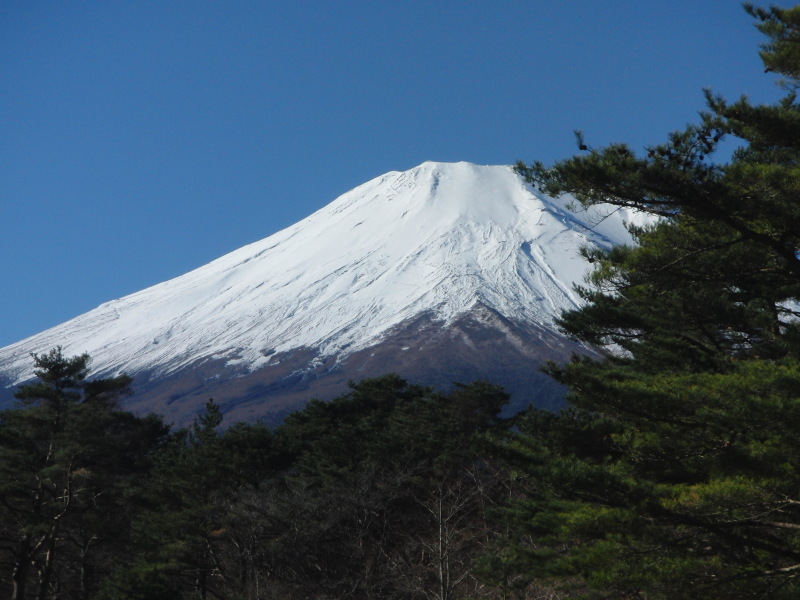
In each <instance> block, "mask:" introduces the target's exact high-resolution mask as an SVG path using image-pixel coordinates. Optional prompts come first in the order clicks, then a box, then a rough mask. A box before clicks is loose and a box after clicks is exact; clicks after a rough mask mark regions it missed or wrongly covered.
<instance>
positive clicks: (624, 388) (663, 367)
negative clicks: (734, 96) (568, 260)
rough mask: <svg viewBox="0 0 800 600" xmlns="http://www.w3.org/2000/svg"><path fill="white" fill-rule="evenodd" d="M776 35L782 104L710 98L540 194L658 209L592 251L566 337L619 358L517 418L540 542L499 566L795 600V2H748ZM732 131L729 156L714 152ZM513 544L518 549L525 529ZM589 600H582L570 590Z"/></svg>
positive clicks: (799, 335)
mask: <svg viewBox="0 0 800 600" xmlns="http://www.w3.org/2000/svg"><path fill="white" fill-rule="evenodd" d="M746 8H747V10H748V12H749V13H750V14H751V15H752V16H754V17H755V18H756V19H757V20H758V22H759V24H758V27H759V29H760V30H761V31H762V32H763V33H765V34H766V35H767V36H768V38H769V42H768V43H767V44H765V45H764V46H763V48H762V50H763V51H762V58H763V59H764V63H765V65H766V66H767V69H768V70H770V71H774V72H777V73H780V74H782V75H783V76H784V77H785V78H786V80H785V81H784V83H783V85H784V86H785V87H786V88H787V89H788V90H789V91H788V93H787V95H786V96H785V97H784V98H783V99H782V100H781V101H780V102H778V103H776V104H775V105H753V104H751V103H750V102H749V101H748V100H747V99H746V98H741V99H740V100H738V101H736V102H733V103H729V102H727V101H725V100H724V99H722V98H720V97H717V96H714V95H712V94H711V93H707V103H708V110H707V111H706V112H705V113H703V114H702V116H701V121H700V123H699V124H697V125H692V126H689V127H687V128H686V129H685V130H683V131H680V132H676V133H673V134H672V135H671V136H670V139H669V141H668V142H667V143H665V144H663V145H660V146H656V147H653V148H649V149H646V151H645V152H644V153H643V154H642V155H637V154H636V153H634V152H633V151H632V150H631V149H630V148H628V147H627V146H626V145H624V144H613V145H611V146H609V147H606V148H602V149H591V148H589V147H588V146H586V144H585V143H584V144H582V148H581V149H582V153H581V154H579V155H578V156H575V157H573V158H571V159H568V160H566V161H563V162H560V163H558V164H556V165H554V166H552V167H545V166H544V165H542V164H541V163H534V164H532V165H530V166H526V165H523V164H520V165H518V170H519V172H520V173H522V174H523V175H524V176H525V177H526V178H527V179H528V180H529V181H530V182H532V183H534V184H535V185H537V186H539V187H540V188H541V189H542V190H543V191H545V192H547V193H549V194H553V195H557V194H563V193H570V194H572V195H573V196H574V197H575V198H576V199H577V200H578V201H579V202H580V203H582V204H584V205H591V204H596V203H601V202H605V203H609V204H611V205H612V206H619V207H631V208H636V209H639V210H642V211H646V212H649V213H651V214H653V215H655V216H656V217H657V218H658V220H657V221H655V222H654V223H653V224H652V225H650V226H648V227H642V228H639V229H635V230H634V233H635V235H636V237H637V240H638V242H639V244H638V245H637V246H635V247H623V248H615V249H613V250H610V251H608V252H603V251H587V252H586V255H587V258H589V259H590V260H592V261H593V262H594V263H595V270H594V273H593V275H592V278H591V280H590V282H589V285H588V286H586V287H584V288H582V289H581V290H580V292H581V294H582V295H583V297H584V298H585V300H586V301H587V304H586V306H585V308H582V309H579V310H576V311H572V312H568V313H566V314H565V315H563V317H562V319H561V326H562V327H563V329H564V330H565V331H566V332H567V333H569V334H571V335H573V336H575V337H577V338H579V339H582V340H584V341H587V342H591V343H593V344H599V345H601V346H605V347H606V348H607V357H606V358H605V360H602V361H596V360H590V359H585V358H583V359H578V358H576V359H575V360H574V361H573V362H572V363H570V364H568V365H564V366H556V365H551V366H550V367H549V371H550V373H551V374H552V375H553V376H555V377H556V378H557V379H558V380H559V381H561V382H563V383H565V384H566V385H567V386H569V390H570V400H571V402H572V404H573V406H575V407H576V409H577V411H570V412H567V413H565V414H563V415H561V416H556V417H552V418H549V417H545V416H543V415H541V414H536V413H535V412H534V413H532V414H529V415H528V416H527V417H526V419H525V420H523V421H522V422H521V425H520V429H521V431H522V432H523V434H524V435H522V436H519V437H517V438H516V439H514V440H513V441H510V442H509V445H508V451H509V452H511V453H512V454H514V453H516V455H517V457H518V458H519V459H520V462H519V464H520V465H521V466H522V467H523V468H524V469H525V471H527V472H528V473H529V474H530V476H531V486H532V488H531V495H530V496H529V497H528V498H527V499H524V500H521V501H520V502H518V503H517V504H516V505H515V508H514V513H513V514H514V520H515V522H516V523H517V525H518V526H519V527H520V528H521V529H522V530H523V531H524V532H525V534H526V535H528V536H530V537H528V538H524V539H527V541H526V542H525V543H519V544H516V545H512V546H511V548H510V549H508V550H507V551H506V552H505V554H504V555H505V556H506V557H507V560H506V561H500V562H494V563H492V566H491V567H490V568H489V571H492V570H493V571H494V573H495V574H496V577H495V580H496V581H499V580H500V579H501V577H500V576H499V575H497V574H499V573H504V572H506V571H508V570H509V569H510V570H511V571H515V572H516V573H518V574H519V573H523V574H524V575H525V577H523V578H522V581H526V580H531V579H533V578H536V577H554V578H558V579H560V580H561V581H562V582H568V583H571V584H574V585H575V586H576V587H575V589H576V590H580V591H581V592H583V593H585V594H586V595H588V596H591V595H592V594H593V593H597V594H598V595H601V596H603V597H608V596H609V595H612V596H614V597H646V598H666V597H670V598H697V597H704V598H745V597H748V598H749V597H769V598H793V597H796V596H797V594H798V593H800V585H799V584H797V583H796V577H797V575H798V573H800V535H798V532H800V473H798V465H799V464H800V443H799V442H798V439H797V436H796V432H797V430H798V426H800V391H799V390H800V385H799V384H800V363H799V362H798V358H800V320H799V319H798V317H800V312H798V308H797V300H798V298H800V252H799V251H800V202H798V192H800V165H798V158H800V105H798V103H797V102H796V97H795V93H794V91H793V90H794V88H796V87H797V85H798V83H800V79H798V76H800V7H795V8H791V9H780V8H775V7H773V8H770V9H757V8H754V7H752V6H747V7H746ZM725 136H734V137H736V138H738V139H739V140H740V141H741V142H742V144H743V145H742V147H741V148H740V149H738V150H737V151H735V153H734V154H733V156H732V158H731V159H730V161H729V162H727V163H725V164H718V163H715V162H713V161H712V160H711V159H710V157H711V155H712V154H713V153H714V151H715V150H716V149H717V147H718V145H719V144H720V142H721V141H722V140H723V138H724V137H725ZM517 539H518V540H520V539H523V538H520V537H517ZM576 593H577V592H576Z"/></svg>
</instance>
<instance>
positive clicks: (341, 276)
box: [0, 162, 642, 384]
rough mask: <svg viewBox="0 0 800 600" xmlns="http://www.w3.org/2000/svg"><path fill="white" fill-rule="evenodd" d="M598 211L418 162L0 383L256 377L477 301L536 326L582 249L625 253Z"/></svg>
mask: <svg viewBox="0 0 800 600" xmlns="http://www.w3.org/2000/svg"><path fill="white" fill-rule="evenodd" d="M641 218H642V217H641V216H637V215H633V214H630V213H628V212H626V211H620V210H616V211H615V210H614V209H612V208H610V207H598V208H594V209H592V210H590V211H588V212H587V211H579V212H577V213H576V212H573V211H571V210H569V209H568V208H567V206H566V202H565V201H561V200H553V199H550V198H546V197H542V196H537V195H535V194H534V193H533V192H532V191H531V189H530V188H529V187H527V186H526V185H525V184H524V183H523V181H522V180H521V179H520V178H519V177H518V176H517V175H516V174H514V173H513V171H512V170H511V169H510V168H509V167H505V166H477V165H473V164H469V163H454V164H443V163H433V162H426V163H424V164H422V165H420V166H418V167H416V168H414V169H411V170H409V171H406V172H402V173H401V172H391V173H387V174H385V175H383V176H381V177H378V178H376V179H373V180H372V181H369V182H367V183H365V184H363V185H361V186H359V187H357V188H355V189H353V190H351V191H350V192H347V193H346V194H344V195H342V196H340V197H339V198H337V199H336V200H335V201H333V202H332V203H331V204H329V205H328V206H326V207H325V208H323V209H321V210H319V211H317V212H315V213H314V214H312V215H311V216H309V217H308V218H306V219H304V220H302V221H300V222H299V223H297V224H295V225H293V226H292V227H289V228H288V229H285V230H283V231H281V232H278V233H276V234H275V235H272V236H270V237H268V238H266V239H263V240H261V241H259V242H256V243H254V244H250V245H248V246H245V247H243V248H240V249H239V250H236V251H234V252H231V253H230V254H227V255H225V256H223V257H221V258H219V259H217V260H215V261H213V262H211V263H209V264H207V265H205V266H203V267H200V268H199V269H196V270H194V271H191V272H189V273H187V274H185V275H182V276H180V277H177V278H175V279H172V280H170V281H166V282H164V283H161V284H158V285H155V286H153V287H151V288H148V289H145V290H142V291H140V292H137V293H135V294H131V295H130V296H126V297H124V298H120V299H118V300H113V301H111V302H107V303H105V304H102V305H101V306H99V307H98V308H96V309H94V310H92V311H90V312H88V313H85V314H83V315H81V316H79V317H76V318H75V319H72V320H70V321H67V322H66V323H63V324H61V325H58V326H56V327H54V328H52V329H49V330H47V331H44V332H42V333H40V334H38V335H35V336H33V337H30V338H28V339H26V340H23V341H21V342H18V343H16V344H13V345H11V346H8V347H6V348H3V349H1V350H0V375H4V376H6V377H8V378H9V379H10V380H11V381H13V383H14V384H16V383H19V382H21V381H23V380H25V379H27V378H29V377H30V376H31V370H30V362H31V361H30V356H29V354H30V353H31V352H37V353H41V352H46V351H48V350H49V349H51V348H53V347H55V346H58V345H61V346H63V349H64V352H65V353H66V354H68V355H74V354H79V353H82V352H88V353H89V354H90V355H91V356H92V358H93V366H94V370H95V372H97V373H112V372H118V371H125V372H128V373H136V372H137V371H140V370H151V371H152V370H155V371H156V372H160V373H162V374H168V373H170V372H173V371H175V370H176V369H179V368H180V367H182V366H185V365H187V364H188V363H190V362H193V361H195V360H196V359H197V358H200V357H204V358H205V357H208V358H217V359H219V358H222V359H225V360H227V361H228V363H229V364H240V365H242V366H246V367H249V368H250V369H256V368H258V367H260V366H264V365H266V364H269V361H270V359H271V358H270V357H272V356H273V355H275V354H277V353H281V352H285V351H289V350H292V349H296V348H301V347H308V348H314V349H316V350H317V352H318V353H319V356H331V355H338V356H343V355H346V354H348V353H351V352H354V351H356V350H359V349H362V348H365V347H368V346H370V345H371V344H373V343H375V342H376V341H378V340H379V339H380V338H381V336H382V335H383V334H384V333H385V332H387V331H388V330H389V329H390V328H392V327H393V326H394V325H397V324H399V323H402V322H404V321H406V320H407V319H410V318H413V317H414V316H416V315H419V314H420V313H423V312H425V311H433V313H434V314H435V316H436V318H437V319H439V320H441V321H442V322H443V323H448V322H451V321H452V320H453V319H454V318H456V317H457V316H458V315H461V314H463V313H465V312H467V311H468V310H469V309H470V308H471V307H473V306H474V305H475V304H476V303H478V302H481V303H483V304H485V305H487V306H489V307H492V308H494V309H496V310H497V311H498V312H500V313H501V314H502V315H504V316H506V317H508V318H510V319H513V320H516V321H522V322H529V321H534V322H537V323H539V324H542V325H550V324H552V322H553V319H554V318H555V317H556V316H557V315H558V314H559V313H560V312H561V311H562V310H563V309H566V308H571V307H574V306H576V305H577V304H578V302H579V299H578V298H577V297H576V295H575V294H574V292H573V291H572V286H573V284H574V283H578V282H580V281H581V279H582V278H583V276H584V274H585V272H586V270H587V265H586V263H585V261H583V260H582V259H581V258H580V257H579V255H578V250H579V248H580V247H582V246H584V245H587V244H599V245H601V246H609V245H611V244H621V243H629V242H630V236H629V234H628V233H627V231H626V229H625V227H624V224H623V223H624V222H631V221H637V220H639V219H641Z"/></svg>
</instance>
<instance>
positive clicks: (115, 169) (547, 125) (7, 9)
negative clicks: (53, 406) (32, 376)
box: [0, 0, 782, 346]
mask: <svg viewBox="0 0 800 600" xmlns="http://www.w3.org/2000/svg"><path fill="white" fill-rule="evenodd" d="M763 41H764V37H763V36H762V35H761V34H760V33H759V32H758V31H757V30H756V28H755V25H754V22H753V19H752V18H750V17H749V16H748V15H747V14H746V13H745V11H744V10H743V9H742V7H741V5H740V4H739V3H738V2H735V1H731V0H707V1H705V2H693V1H689V0H676V1H673V2H652V3H647V2H635V1H633V0H620V1H618V2H613V3H599V2H593V1H590V0H544V1H541V2H531V1H527V2H525V1H503V0H501V1H488V0H477V1H474V2H470V3H462V2H456V1H454V0H441V1H428V2H422V1H418V0H409V1H405V2H384V1H381V0H378V1H375V2H356V1H351V0H342V1H341V2H321V1H318V0H317V1H305V0H299V1H298V2H287V3H278V2H273V1H271V0H268V1H261V2H257V1H250V0H232V1H231V2H210V1H206V0H193V1H191V2H190V1H176V2H157V1H149V0H142V1H139V2H113V3H111V2H97V1H87V2H81V3H67V2H56V1H54V0H53V1H46V0H42V1H41V2H6V3H2V4H0V140H1V145H0V211H1V212H0V214H2V217H3V235H2V236H1V237H0V266H2V269H3V276H4V279H5V281H6V284H5V293H4V294H2V297H0V346H6V345H8V344H11V343H13V342H16V341H19V340H21V339H23V338H25V337H28V336H30V335H33V334H36V333H38V332H40V331H43V330H45V329H47V328H49V327H52V326H54V325H57V324H59V323H62V322H64V321H66V320H68V319H70V318H73V317H75V316H77V315H79V314H81V313H84V312H86V311H88V310H91V309H92V308H94V307H96V306H97V305H99V304H101V303H103V302H106V301H108V300H112V299H114V298H118V297H121V296H125V295H127V294H131V293H133V292H136V291H139V290H141V289H144V288H146V287H149V286H151V285H155V284H157V283H160V282H162V281H165V280H167V279H171V278H173V277H177V276H179V275H182V274H184V273H186V272H188V271H190V270H192V269H194V268H197V267H199V266H201V265H203V264H206V263H208V262H210V261H212V260H214V259H215V258H218V257H220V256H222V255H223V254H226V253H227V252H230V251H233V250H235V249H237V248H239V247H241V246H244V245H246V244H249V243H252V242H255V241H257V240H259V239H262V238H265V237H267V236H269V235H271V234H273V233H275V232H277V231H279V230H281V229H283V228H285V227H288V226H289V225H291V224H293V223H295V222H297V221H299V220H300V219H302V218H304V217H306V216H308V215H309V214H311V213H312V212H314V211H316V210H318V209H320V208H322V207H323V206H325V205H326V204H328V203H330V202H331V201H333V200H334V199H335V198H336V197H337V196H339V195H340V194H342V193H344V192H346V191H348V190H350V189H352V188H353V187H355V186H357V185H360V184H362V183H364V182H366V181H368V180H370V179H372V178H374V177H377V176H379V175H381V174H383V173H385V172H388V171H402V170H407V169H410V168H412V167H414V166H416V165H418V164H420V163H422V162H425V161H428V160H433V161H442V162H457V161H469V162H473V163H477V164H511V163H513V162H514V161H516V160H519V159H521V160H525V161H531V160H542V161H544V162H546V163H550V162H553V161H556V160H559V159H562V158H566V157H568V156H570V155H572V154H574V153H575V151H576V147H575V138H574V136H573V133H572V132H573V130H575V129H580V130H582V131H583V132H584V134H585V136H586V140H587V142H588V143H590V144H592V145H593V146H602V145H605V144H607V143H610V142H627V143H628V144H630V146H631V147H632V148H633V149H635V150H641V149H642V148H644V147H645V146H648V145H654V144H658V143H660V142H663V141H665V140H666V138H667V135H668V133H669V132H670V131H673V130H676V129H681V128H682V127H683V126H684V125H686V124H687V123H690V122H696V121H697V120H698V117H697V114H698V112H699V111H701V110H703V109H704V98H703V89H704V88H710V89H711V90H712V91H714V92H715V93H719V94H721V95H722V96H724V97H726V98H728V99H731V100H733V99H735V98H738V97H739V96H740V95H743V94H744V95H747V96H748V97H750V98H751V100H753V101H756V102H774V101H775V100H777V99H778V98H780V97H781V96H782V91H781V90H780V89H779V88H778V87H776V85H775V81H776V77H774V76H772V75H766V74H764V72H763V66H762V64H761V61H760V60H759V58H758V49H759V45H760V44H761V43H763ZM342 243H347V240H342Z"/></svg>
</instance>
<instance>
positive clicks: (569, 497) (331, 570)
mask: <svg viewBox="0 0 800 600" xmlns="http://www.w3.org/2000/svg"><path fill="white" fill-rule="evenodd" d="M745 8H746V10H747V11H748V12H749V13H750V15H751V16H752V17H753V18H754V19H755V21H756V24H757V27H758V28H759V29H760V30H761V31H762V32H763V33H764V34H765V36H766V38H767V42H766V43H765V44H764V45H763V46H762V49H761V58H762V60H763V62H764V65H765V68H766V70H767V71H769V72H772V73H777V74H779V75H781V76H782V77H783V79H782V81H781V85H782V86H783V87H784V89H785V92H786V93H785V95H784V97H783V98H782V99H781V100H780V101H779V102H777V103H775V104H771V105H754V104H752V103H751V102H750V101H748V100H747V98H741V99H739V100H737V101H734V102H729V101H727V100H725V99H723V98H721V97H718V96H715V95H713V94H712V93H711V92H708V93H707V96H706V99H707V108H706V110H705V111H704V112H703V113H701V115H700V120H699V122H698V123H697V124H694V125H690V126H688V127H686V128H685V129H683V130H680V131H676V132H674V133H672V134H671V135H670V137H669V139H668V141H667V142H666V143H664V144H662V145H658V146H654V147H652V148H646V149H645V150H644V151H643V152H642V153H639V154H637V153H636V152H634V151H633V150H632V149H630V148H629V147H628V146H627V145H625V144H612V145H610V146H607V147H603V148H593V147H592V146H591V143H590V141H589V140H587V139H585V137H584V136H583V135H582V134H579V135H578V138H579V150H580V153H579V154H578V155H576V156H574V157H572V158H570V159H567V160H565V161H562V162H559V163H556V164H555V165H552V166H545V165H543V164H541V163H537V162H534V163H533V164H530V165H526V164H523V163H520V164H518V165H517V170H518V172H519V173H520V174H521V175H523V176H524V177H525V178H526V179H527V180H528V181H529V182H530V183H531V184H533V185H535V186H537V187H538V188H539V189H541V190H543V191H544V192H546V193H548V194H550V195H559V194H564V193H568V194H571V195H572V196H573V197H574V198H575V199H576V201H577V202H578V203H580V204H583V205H587V206H588V205H592V204H596V203H600V202H603V203H608V204H610V205H611V206H619V207H632V208H636V209H639V210H642V211H646V212H649V213H651V214H653V215H656V216H657V217H658V220H657V221H656V222H654V223H653V224H652V225H650V226H647V227H641V228H638V229H633V230H632V232H633V233H634V235H635V237H636V239H637V242H638V244H637V245H636V246H632V247H617V248H613V249H611V250H608V251H600V250H587V251H586V252H585V255H586V258H587V259H588V260H590V261H591V262H592V263H593V265H594V269H593V272H592V275H591V277H590V279H589V280H588V281H587V283H586V285H585V286H584V287H582V288H580V290H579V291H580V293H581V295H582V296H583V298H584V299H585V305H584V306H583V307H582V308H580V309H578V310H574V311H570V312H567V313H565V314H564V315H563V316H562V318H561V320H560V323H559V324H560V326H561V328H562V329H563V330H564V331H565V332H566V333H568V334H569V335H571V336H574V337H575V338H577V339H579V340H582V341H584V342H587V343H590V344H593V345H594V346H595V347H596V348H598V349H600V350H601V351H603V352H604V355H603V358H602V359H591V358H586V357H575V358H574V359H573V361H572V362H570V363H568V364H565V365H557V364H550V365H548V366H547V367H546V369H547V371H548V372H549V373H550V374H551V375H552V376H553V377H554V378H555V379H556V380H558V381H560V382H561V383H563V384H564V385H565V386H566V388H567V389H568V401H569V407H568V408H567V409H565V410H563V411H561V412H560V413H552V412H547V411H542V410H537V409H535V408H530V409H528V410H526V411H525V412H523V413H521V414H519V415H516V416H514V417H513V418H509V419H502V418H500V416H499V415H500V414H501V409H502V407H503V405H504V403H505V402H506V401H507V399H508V398H507V396H506V394H505V393H504V392H503V390H502V389H500V388H498V387H497V386H494V385H491V384H489V383H486V382H474V383H472V384H469V385H461V386H457V387H456V388H454V390H453V391H451V392H449V393H441V392H437V391H435V390H433V389H431V388H428V387H424V386H418V385H412V384H410V383H408V382H407V381H405V380H403V379H402V378H401V377H399V376H397V375H387V376H384V377H381V378H378V379H372V380H366V381H362V382H359V383H353V384H351V389H350V391H349V392H348V393H347V394H344V395H343V396H341V397H339V398H337V399H335V400H333V401H331V402H328V403H323V402H317V401H312V402H311V403H310V404H308V406H307V407H306V408H305V409H303V410H301V411H299V412H297V413H294V414H292V415H290V416H289V417H287V419H286V421H285V422H284V423H283V424H282V425H281V426H279V427H277V428H275V429H270V428H268V427H266V426H264V425H262V424H258V423H234V424H230V425H229V426H226V427H221V424H222V415H221V412H220V409H219V407H218V406H217V405H216V404H214V403H213V402H209V403H208V405H207V407H206V411H205V413H204V414H202V415H201V416H199V417H198V419H197V420H196V422H195V423H194V425H193V426H192V427H189V428H185V429H178V430H172V429H171V428H169V427H167V426H166V425H165V424H164V423H163V422H162V420H161V419H160V418H159V417H157V416H154V415H148V416H134V415H132V414H130V413H128V412H125V411H123V410H120V409H119V404H118V403H119V400H120V399H121V398H122V397H123V396H124V395H125V394H126V393H127V392H128V390H129V388H130V385H131V381H130V380H129V379H128V378H127V377H124V376H121V377H116V378H110V379H103V380H94V381H92V380H90V379H89V378H88V367H89V358H88V357H87V356H79V357H65V356H63V355H62V354H61V352H60V350H54V351H52V352H50V353H48V354H45V355H40V356H36V357H34V359H35V364H36V375H37V378H38V379H37V381H36V382H34V383H32V384H29V385H25V386H22V387H21V388H20V389H19V391H18V393H17V397H18V399H19V401H20V406H19V407H17V408H15V409H12V410H6V411H3V412H2V413H0V569H2V571H0V586H2V589H3V590H4V591H3V592H2V593H3V594H6V595H7V596H8V597H10V598H13V599H14V600H28V599H32V598H36V599H37V600H45V599H56V598H80V599H89V598H91V599H109V600H110V599H115V600H116V599H119V600H121V599H161V598H170V599H173V598H179V599H180V598H186V599H190V598H191V599H194V598H203V599H207V598H226V599H227V598H230V599H236V598H240V599H247V600H251V599H252V600H255V599H268V598H269V599H271V598H286V599H292V598H314V599H320V600H322V599H329V598H356V599H361V598H363V599H371V598H410V599H416V598H420V599H423V598H425V599H429V598H436V599H440V600H445V599H457V598H458V599H467V598H504V599H506V598H507V599H511V598H514V599H520V600H522V599H533V598H535V599H539V600H543V599H549V600H556V599H562V598H614V599H647V600H657V599H667V598H669V599H670V600H679V599H692V598H708V599H720V600H721V599H739V598H741V599H745V598H753V599H754V598H771V599H778V600H781V599H789V598H796V597H797V596H798V595H800V583H798V577H799V576H800V436H798V431H800V304H799V303H798V298H800V202H798V200H799V199H800V165H799V164H798V157H799V156H800V106H798V103H797V101H796V89H797V87H798V86H799V85H800V7H794V8H788V9H782V8H778V7H771V8H769V9H761V8H756V7H753V6H751V5H746V6H745ZM730 139H733V140H735V141H736V142H737V143H738V144H739V146H738V149H737V150H735V151H734V152H733V154H732V156H731V157H730V158H729V159H726V160H724V161H720V162H716V161H715V160H714V157H715V151H716V150H717V149H718V148H719V147H720V144H722V143H724V141H725V140H730Z"/></svg>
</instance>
